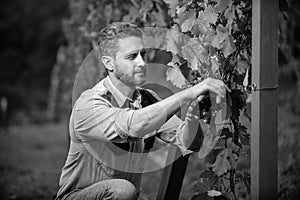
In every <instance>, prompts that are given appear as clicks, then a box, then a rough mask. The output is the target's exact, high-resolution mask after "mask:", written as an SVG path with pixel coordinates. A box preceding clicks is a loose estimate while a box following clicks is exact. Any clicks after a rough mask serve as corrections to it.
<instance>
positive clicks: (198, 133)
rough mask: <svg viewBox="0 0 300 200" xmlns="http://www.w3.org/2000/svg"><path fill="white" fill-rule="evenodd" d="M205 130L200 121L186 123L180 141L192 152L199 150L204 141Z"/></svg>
mask: <svg viewBox="0 0 300 200" xmlns="http://www.w3.org/2000/svg"><path fill="white" fill-rule="evenodd" d="M203 137H204V136H203V130H202V128H201V125H200V123H199V120H193V121H187V120H186V121H185V126H184V128H183V132H182V134H180V140H181V141H182V143H183V145H184V146H185V147H187V148H188V149H190V150H199V149H200V148H201V145H202V141H203Z"/></svg>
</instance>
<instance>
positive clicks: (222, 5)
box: [215, 0, 232, 12]
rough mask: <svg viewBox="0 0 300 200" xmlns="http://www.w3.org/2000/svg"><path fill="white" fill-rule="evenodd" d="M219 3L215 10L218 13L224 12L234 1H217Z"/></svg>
mask: <svg viewBox="0 0 300 200" xmlns="http://www.w3.org/2000/svg"><path fill="white" fill-rule="evenodd" d="M215 1H216V2H217V4H216V6H215V9H216V12H223V11H224V10H225V9H226V8H227V7H228V6H229V5H230V4H232V0H215Z"/></svg>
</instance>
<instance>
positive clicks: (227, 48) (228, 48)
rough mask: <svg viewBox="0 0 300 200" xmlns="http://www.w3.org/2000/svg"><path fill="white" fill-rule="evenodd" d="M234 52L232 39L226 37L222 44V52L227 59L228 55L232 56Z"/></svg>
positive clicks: (229, 36)
mask: <svg viewBox="0 0 300 200" xmlns="http://www.w3.org/2000/svg"><path fill="white" fill-rule="evenodd" d="M235 50H236V47H235V45H234V43H233V37H232V36H231V35H228V37H227V38H226V40H225V42H224V43H223V47H222V51H223V54H224V56H225V58H227V57H228V56H229V55H230V54H232V53H233V52H234V51H235Z"/></svg>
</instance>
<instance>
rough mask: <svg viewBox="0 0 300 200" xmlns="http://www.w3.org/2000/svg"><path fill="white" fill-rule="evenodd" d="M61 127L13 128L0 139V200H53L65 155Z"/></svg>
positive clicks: (63, 132)
mask: <svg viewBox="0 0 300 200" xmlns="http://www.w3.org/2000/svg"><path fill="white" fill-rule="evenodd" d="M67 147H68V144H67V127H66V125H65V124H60V125H56V124H52V125H42V126H29V127H16V128H15V129H14V130H11V131H10V132H9V133H8V134H2V135H1V136H0V177H1V178H0V199H12V200H13V199H16V200H17V199H18V200H21V199H22V200H25V199H45V200H46V199H53V198H54V196H55V194H56V192H57V189H58V179H59V174H60V170H61V168H62V166H63V163H64V159H65V156H66V153H67Z"/></svg>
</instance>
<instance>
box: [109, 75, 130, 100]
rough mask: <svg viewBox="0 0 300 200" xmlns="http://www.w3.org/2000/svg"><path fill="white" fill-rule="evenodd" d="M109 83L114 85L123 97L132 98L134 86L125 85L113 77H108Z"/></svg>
mask: <svg viewBox="0 0 300 200" xmlns="http://www.w3.org/2000/svg"><path fill="white" fill-rule="evenodd" d="M109 78H110V80H111V82H112V83H113V84H114V86H115V87H116V88H117V89H118V90H119V91H120V92H122V94H124V95H125V96H127V97H129V98H132V96H133V93H134V91H135V86H132V85H127V84H125V83H124V82H122V81H121V80H119V79H117V78H116V77H115V76H109Z"/></svg>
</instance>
